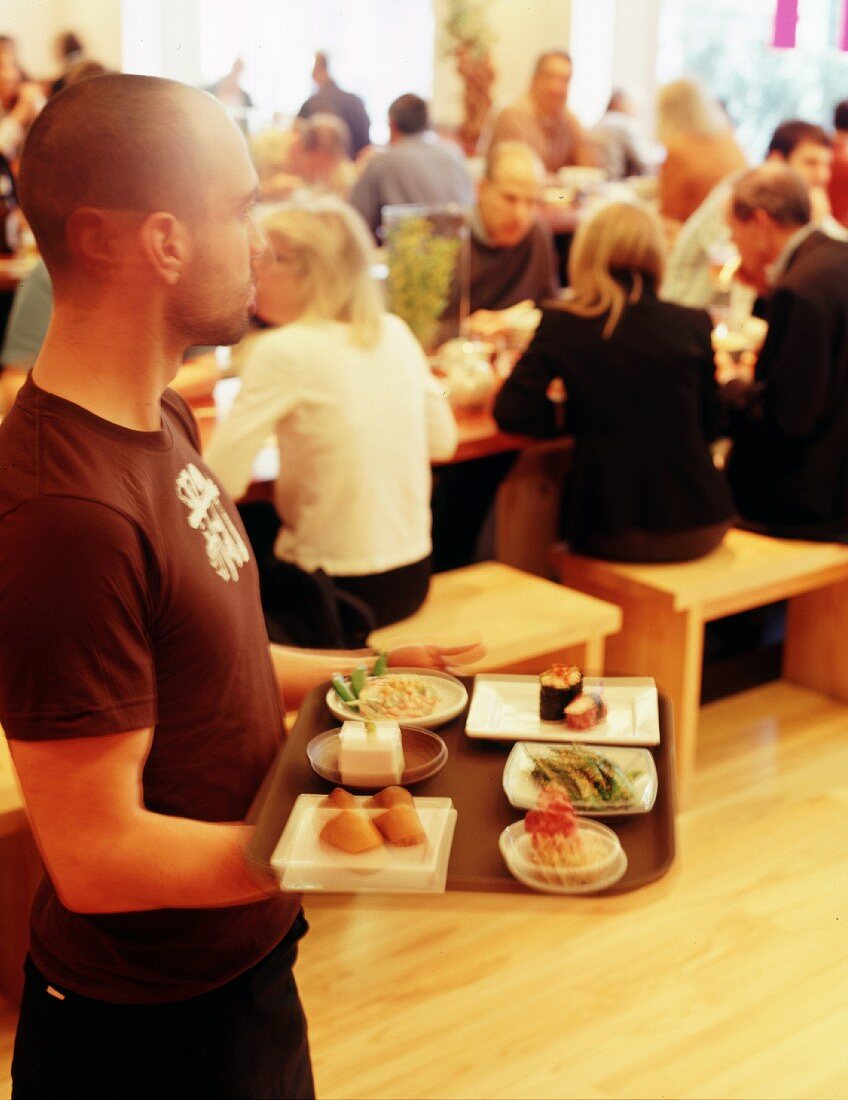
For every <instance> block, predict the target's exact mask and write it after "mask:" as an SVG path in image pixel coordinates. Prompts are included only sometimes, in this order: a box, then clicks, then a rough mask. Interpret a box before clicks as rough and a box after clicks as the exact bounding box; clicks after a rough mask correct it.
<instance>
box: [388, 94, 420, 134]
mask: <svg viewBox="0 0 848 1100" xmlns="http://www.w3.org/2000/svg"><path fill="white" fill-rule="evenodd" d="M389 122H391V124H392V126H394V128H395V129H396V130H397V131H398V133H400V134H420V133H422V132H423V131H424V130H426V129H427V128H428V126H429V125H430V118H429V114H428V111H427V104H426V103H425V102H424V100H423V99H422V98H421V96H417V95H413V94H412V92H407V93H406V95H402V96H398V98H397V99H396V100H395V101H394V103H392V104H391V105H390V107H389Z"/></svg>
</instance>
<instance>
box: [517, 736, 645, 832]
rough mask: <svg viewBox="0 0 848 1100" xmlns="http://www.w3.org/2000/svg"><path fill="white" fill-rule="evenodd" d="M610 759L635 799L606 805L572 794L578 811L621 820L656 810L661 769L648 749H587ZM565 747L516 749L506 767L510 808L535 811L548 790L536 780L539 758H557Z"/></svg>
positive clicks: (521, 746)
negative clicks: (545, 790) (620, 818)
mask: <svg viewBox="0 0 848 1100" xmlns="http://www.w3.org/2000/svg"><path fill="white" fill-rule="evenodd" d="M583 747H585V748H586V749H589V750H591V751H593V752H597V753H600V754H601V755H602V756H605V757H607V759H608V760H610V761H611V762H612V763H613V764H617V765H618V767H619V768H621V770H622V771H623V772H624V774H625V775H626V776H627V778H628V780H629V781H630V787H631V789H632V791H633V798H632V800H630V801H615V802H613V801H611V802H605V801H603V799H602V798H600V797H597V798H591V799H589V798H580V797H578V796H576V795H575V794H574V793H573V792H571V791H569V795H570V797H571V802H572V805H573V806H574V809H575V810H576V811H577V812H578V813H580V814H583V815H585V816H586V817H619V816H630V815H632V814H646V813H648V812H649V811H650V810H652V809H653V807H654V802H655V801H656V798H657V786H658V782H659V781H658V778H657V766H656V764H655V763H654V758H653V756H652V755H651V754H650V752H648V750H647V749H638V748H630V747H626V748H625V747H614V746H607V745H585V746H583ZM561 749H562V745H561V744H555V745H543V744H539V743H535V742H526V741H518V742H516V744H515V745H513V747H512V751H511V752H510V754H509V756H508V757H507V761H506V764H505V766H504V774H503V788H504V794H505V795H506V797H507V798H508V799H509V802H510V805H512V806H515V807H516V808H518V809H521V810H531V809H532V808H533V807H534V806H535V805H536V802H537V801H538V798H539V795H540V794H541V793H542V791H543V790H544V786H543V785H542V784H541V783H539V782H538V780H536V779H534V778H533V769H534V767H535V764H536V758H538V757H544V756H545V755H546V754H548V753H551V754H555V753H556V752H557V751H558V750H561Z"/></svg>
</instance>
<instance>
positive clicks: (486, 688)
mask: <svg viewBox="0 0 848 1100" xmlns="http://www.w3.org/2000/svg"><path fill="white" fill-rule="evenodd" d="M583 690H584V692H598V693H599V694H601V695H602V696H603V699H604V703H605V704H606V707H607V715H606V718H604V719H602V720H601V721H600V722H599V723H598V724H597V725H596V726H593V727H592V728H591V729H588V730H571V729H569V728H568V726H566V724H565V722H543V721H542V719H541V718H540V717H539V678H538V676H512V675H489V674H485V675H481V674H478V675H477V676H475V677H474V690H473V693H472V696H471V707H470V709H469V711H468V718H467V720H466V723H465V732H466V734H467V735H468V736H469V737H472V738H485V739H487V740H490V741H550V742H561V741H580V742H583V743H584V744H593V745H658V744H659V743H660V718H659V706H658V702H657V685H656V683H655V682H654V680H653V679H652V678H651V677H649V676H619V677H607V678H604V679H598V678H595V677H591V676H587V677H586V678H585V679H584V680H583ZM418 724H419V725H420V724H421V723H418Z"/></svg>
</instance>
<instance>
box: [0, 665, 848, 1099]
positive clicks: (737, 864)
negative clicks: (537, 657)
mask: <svg viewBox="0 0 848 1100" xmlns="http://www.w3.org/2000/svg"><path fill="white" fill-rule="evenodd" d="M693 795H694V797H693V800H692V808H691V809H690V810H689V811H688V812H687V813H686V814H685V815H682V816H681V818H680V821H679V859H678V862H677V865H676V867H675V868H674V869H673V871H672V873H671V874H670V875H669V876H668V877H667V878H666V879H664V880H663V881H661V882H659V883H656V884H654V885H653V886H651V887H648V888H646V889H644V890H642V891H638V892H636V893H634V894H629V895H623V896H621V897H618V898H610V899H603V900H591V899H573V900H566V899H560V898H550V897H543V896H536V895H534V896H527V897H524V896H516V895H505V896H497V895H484V894H468V895H463V894H447V895H445V896H444V897H438V898H424V899H421V898H407V899H400V900H398V899H395V900H390V899H385V900H370V901H369V900H366V899H352V898H336V899H333V898H324V899H318V900H316V899H312V900H309V901H308V903H307V915H308V917H309V919H310V922H311V924H312V932H311V934H310V935H309V936H308V937H307V938H306V941H305V942H304V945H303V948H302V951H301V959H300V962H299V964H298V968H297V975H298V981H299V984H300V987H301V993H302V996H303V1000H304V1002H305V1005H306V1009H307V1015H308V1017H309V1020H310V1029H311V1032H310V1034H311V1042H312V1048H313V1059H314V1063H315V1073H316V1081H317V1087H318V1093H319V1096H321V1097H322V1098H324V1100H330V1098H333V1097H340V1098H346V1100H347V1098H357V1097H368V1098H381V1097H387V1098H388V1097H397V1098H406V1097H410V1098H412V1097H415V1098H417V1097H591V1098H594V1097H752V1098H754V1097H755V1098H761V1097H803V1098H804V1100H808V1098H818V1097H822V1098H832V1097H848V1043H846V1042H845V1038H846V1035H848V1000H846V996H845V990H846V989H848V844H846V834H848V829H847V828H846V823H848V707H845V706H839V705H836V704H833V703H830V702H828V701H826V700H824V699H822V698H821V697H819V696H815V695H812V694H809V693H807V692H804V691H801V690H799V689H796V688H792V687H790V686H788V685H785V684H771V685H767V686H765V687H762V688H757V689H755V690H754V691H751V692H748V693H745V694H744V695H737V696H735V697H731V698H728V699H724V700H722V701H720V702H717V703H713V704H711V705H710V706H709V707H707V708H706V709H705V710H704V712H703V720H702V733H701V736H700V739H699V744H698V767H697V778H696V783H695V790H694V792H693ZM13 1027H14V1013H13V1011H12V1009H11V1006H5V1007H2V1006H0V1097H6V1096H7V1095H8V1090H9V1081H8V1062H9V1057H10V1050H11V1042H12V1029H13Z"/></svg>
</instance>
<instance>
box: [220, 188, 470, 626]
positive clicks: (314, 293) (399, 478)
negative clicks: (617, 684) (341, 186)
mask: <svg viewBox="0 0 848 1100" xmlns="http://www.w3.org/2000/svg"><path fill="white" fill-rule="evenodd" d="M265 230H266V233H267V235H268V238H269V240H270V243H271V246H272V247H271V254H272V255H273V259H272V260H271V262H270V263H268V264H267V265H266V266H265V267H263V268H262V270H260V272H259V277H258V284H257V314H258V316H259V318H260V319H261V320H262V321H263V322H264V323H265V324H266V325H268V326H269V327H268V329H267V330H266V331H265V332H263V333H262V334H261V335H260V336H258V337H256V338H255V339H254V340H253V342H252V344H251V346H250V348H249V351H248V352H247V354H246V359H245V364H244V367H243V370H242V386H241V390H240V392H239V395H238V397H237V398H236V401H235V405H234V406H233V409H232V412H231V414H230V416H229V418H228V419H227V420H226V421H225V422H224V423H223V424H222V425H221V426H220V428H219V429H218V430H217V432H216V434H215V436H214V438H213V439H212V441H211V443H210V446H209V450H208V452H207V455H206V458H207V461H208V462H209V465H210V466H211V467H212V468H213V469H214V470H215V471H216V473H217V474H218V475H219V477H220V479H221V481H222V483H223V484H224V485H225V487H226V488H227V489H228V490H229V492H230V493H231V494H232V495H233V496H234V497H235V498H239V497H241V496H242V495H243V493H244V491H245V489H246V488H247V486H248V483H249V482H250V478H251V469H252V465H253V460H254V458H255V456H256V454H257V452H258V451H259V450H260V448H261V447H262V445H263V443H264V441H265V439H266V438H267V436H268V435H269V434H272V433H273V434H275V435H276V438H277V443H278V445H279V451H280V473H279V477H278V479H277V482H276V485H275V492H274V501H275V506H276V510H277V513H278V516H279V518H280V521H281V524H282V526H281V528H280V531H279V534H278V535H277V538H276V542H275V544H274V558H273V560H272V562H271V563H270V568H269V570H268V571H267V572H266V575H265V584H264V586H263V600H264V602H265V606H266V612H267V613H268V617H269V628H270V629H271V631H272V633H275V634H276V635H277V640H280V641H283V640H288V641H291V642H294V643H295V644H299V645H315V646H334V645H345V644H356V643H357V642H358V641H360V640H361V639H359V638H356V637H350V636H348V634H346V632H345V622H346V621H349V619H350V616H349V615H348V617H347V619H346V617H345V615H346V612H348V611H349V610H350V606H351V602H350V601H351V600H352V601H353V604H354V605H358V606H360V608H361V609H364V611H365V612H366V613H367V614H369V615H370V617H371V623H370V625H374V624H376V625H382V624H384V623H387V622H393V621H395V620H397V619H400V618H404V617H405V616H407V615H409V614H411V613H412V611H414V610H415V609H416V608H417V607H418V606H419V605H420V604H421V603H422V602H423V600H424V597H425V596H426V593H427V587H428V582H429V575H430V552H431V542H430V480H431V479H430V461H431V459H447V458H450V457H451V456H452V454H453V452H454V450H455V448H456V442H457V431H456V424H455V421H454V419H453V414H452V412H451V410H450V406H449V405H448V403H447V400H446V398H445V396H444V394H443V392H442V390H441V389H440V387H439V385H438V383H437V382H436V380H435V378H434V377H433V376H432V375H431V373H430V369H429V366H428V364H427V360H426V358H425V356H424V353H423V352H422V350H421V347H420V345H419V344H418V342H417V340H416V339H415V337H414V336H413V335H412V333H411V332H410V330H409V329H408V328H407V326H406V325H405V324H404V322H403V321H401V320H400V318H398V317H395V316H393V315H391V314H387V313H386V312H385V310H384V308H383V305H382V300H381V297H380V293H379V290H378V288H377V287H376V286H375V284H374V283H373V281H372V279H371V275H370V264H371V251H372V244H371V239H370V235H369V233H368V230H367V229H366V226H365V223H364V222H363V221H362V219H361V218H360V217H359V215H358V214H356V213H355V212H354V211H353V210H352V209H351V208H350V207H349V206H347V205H346V204H345V203H343V202H342V201H341V200H339V199H337V198H335V197H333V196H325V197H322V198H318V199H312V200H310V201H307V202H304V203H302V204H297V205H291V206H288V207H285V208H282V209H281V210H279V211H278V212H277V213H275V214H274V215H272V216H271V218H270V219H269V221H267V222H266V223H265ZM348 597H349V599H348ZM337 599H338V600H340V603H339V606H338V607H337V606H336V601H337ZM362 605H364V608H362ZM339 616H340V618H341V622H339V621H338V618H339ZM367 625H368V623H366V626H367ZM339 627H341V629H339Z"/></svg>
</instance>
